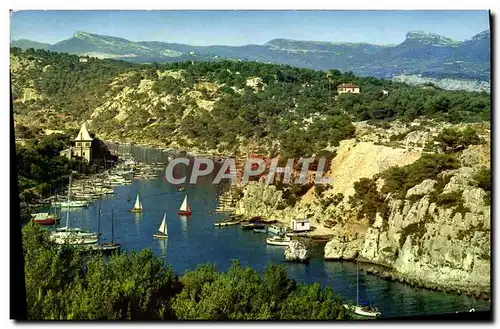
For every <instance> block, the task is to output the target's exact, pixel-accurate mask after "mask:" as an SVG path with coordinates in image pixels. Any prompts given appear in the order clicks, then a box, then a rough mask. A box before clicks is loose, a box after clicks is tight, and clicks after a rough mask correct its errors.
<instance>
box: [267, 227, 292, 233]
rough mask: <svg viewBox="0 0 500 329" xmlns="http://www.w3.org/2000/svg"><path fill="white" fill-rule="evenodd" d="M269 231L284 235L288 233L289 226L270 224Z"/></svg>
mask: <svg viewBox="0 0 500 329" xmlns="http://www.w3.org/2000/svg"><path fill="white" fill-rule="evenodd" d="M267 231H268V232H269V233H271V234H275V235H282V234H285V233H286V231H287V228H286V227H284V226H279V225H270V226H269V227H268V229H267Z"/></svg>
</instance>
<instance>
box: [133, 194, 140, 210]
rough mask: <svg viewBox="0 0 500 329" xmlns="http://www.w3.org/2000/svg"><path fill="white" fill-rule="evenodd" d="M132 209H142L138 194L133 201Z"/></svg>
mask: <svg viewBox="0 0 500 329" xmlns="http://www.w3.org/2000/svg"><path fill="white" fill-rule="evenodd" d="M134 209H142V203H141V200H139V194H137V198H136V199H135V205H134Z"/></svg>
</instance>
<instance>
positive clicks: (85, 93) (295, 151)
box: [11, 49, 490, 156]
mask: <svg viewBox="0 0 500 329" xmlns="http://www.w3.org/2000/svg"><path fill="white" fill-rule="evenodd" d="M11 71H12V86H13V87H12V89H13V96H14V99H15V102H14V110H15V121H16V124H17V125H20V126H27V127H34V128H43V129H64V128H76V127H78V125H79V124H81V123H82V122H83V121H85V120H88V121H89V127H90V129H91V130H93V131H95V132H96V133H97V134H98V136H100V137H101V138H102V139H110V140H120V141H135V142H142V143H147V144H151V145H162V146H177V147H184V148H189V149H200V150H210V151H218V152H221V153H231V154H232V153H239V152H245V150H244V148H245V147H246V146H249V147H250V148H252V145H258V146H254V147H253V149H254V151H258V152H265V153H276V152H280V153H281V154H288V155H294V156H298V155H300V156H302V155H312V154H319V153H321V152H323V151H326V150H328V149H329V147H330V148H331V147H335V146H337V145H338V143H339V141H340V140H342V139H345V138H349V137H350V136H352V134H353V133H354V127H353V126H352V124H351V121H363V120H374V121H379V122H380V121H391V120H394V119H397V118H399V119H404V120H413V119H415V118H417V117H420V116H426V117H429V118H434V119H436V120H442V121H450V122H474V121H481V120H489V117H490V100H489V96H488V95H487V94H486V93H464V92H457V91H455V92H453V91H445V90H440V89H438V88H434V87H432V86H427V87H425V88H422V87H412V86H409V85H406V84H403V83H396V82H392V81H387V80H378V79H375V78H363V77H357V76H354V75H353V74H351V73H347V74H342V73H341V72H339V71H337V70H330V71H328V72H324V71H314V70H309V69H299V68H293V67H290V66H280V65H275V64H262V63H255V62H244V61H218V62H191V61H189V62H183V63H170V64H161V65H160V64H153V65H140V64H133V63H129V62H124V61H115V60H110V59H106V60H98V59H92V58H91V59H90V60H89V61H88V62H85V63H82V62H80V61H79V57H78V56H72V55H67V54H58V53H52V52H47V51H43V50H37V51H33V50H29V51H26V52H21V51H19V50H16V49H14V50H13V51H12V53H11ZM346 82H351V83H356V84H358V85H359V86H360V88H361V90H362V92H361V94H359V95H353V94H350V95H340V96H338V95H337V93H336V86H337V85H338V84H340V83H346ZM383 90H385V91H386V93H385V94H384V93H383V92H382V91H383Z"/></svg>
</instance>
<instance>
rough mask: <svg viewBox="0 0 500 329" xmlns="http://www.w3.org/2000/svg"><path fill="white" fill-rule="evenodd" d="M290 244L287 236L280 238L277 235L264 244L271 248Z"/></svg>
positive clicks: (290, 240)
mask: <svg viewBox="0 0 500 329" xmlns="http://www.w3.org/2000/svg"><path fill="white" fill-rule="evenodd" d="M290 242H292V239H290V238H289V237H287V236H285V237H280V236H278V235H275V236H273V237H270V238H267V239H266V243H267V244H269V245H272V246H288V245H289V244H290Z"/></svg>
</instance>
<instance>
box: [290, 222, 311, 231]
mask: <svg viewBox="0 0 500 329" xmlns="http://www.w3.org/2000/svg"><path fill="white" fill-rule="evenodd" d="M290 227H291V229H292V230H293V231H294V232H304V231H310V230H311V223H310V222H309V219H292V222H291V223H290Z"/></svg>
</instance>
